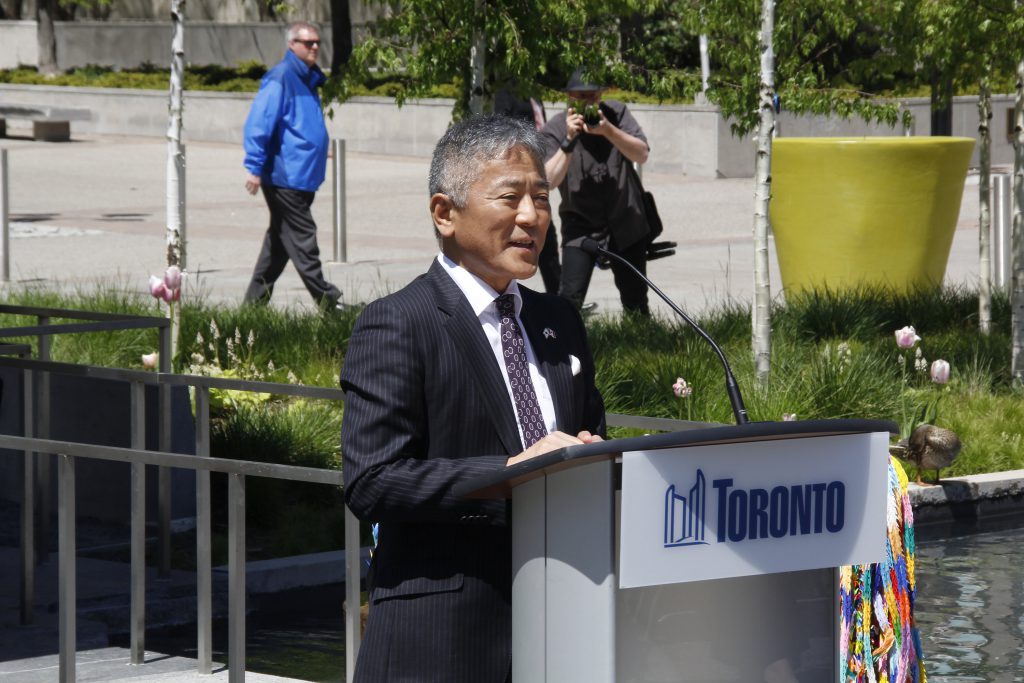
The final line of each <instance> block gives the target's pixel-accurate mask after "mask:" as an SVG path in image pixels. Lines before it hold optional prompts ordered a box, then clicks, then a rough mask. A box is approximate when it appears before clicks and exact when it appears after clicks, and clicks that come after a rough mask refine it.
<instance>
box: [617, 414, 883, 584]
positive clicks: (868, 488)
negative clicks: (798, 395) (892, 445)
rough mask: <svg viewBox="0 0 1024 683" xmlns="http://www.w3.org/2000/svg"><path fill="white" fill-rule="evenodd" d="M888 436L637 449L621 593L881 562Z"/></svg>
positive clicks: (629, 481)
mask: <svg viewBox="0 0 1024 683" xmlns="http://www.w3.org/2000/svg"><path fill="white" fill-rule="evenodd" d="M888 443H889V436H888V434H886V433H882V432H876V433H868V434H846V435H840V436H820V437H817V438H804V439H784V440H774V441H761V442H757V443H730V444H717V445H701V446H692V447H685V448H672V449H663V450H658V451H651V452H644V451H638V452H628V453H624V454H623V459H622V460H623V462H622V513H621V514H622V528H623V530H624V531H625V532H626V533H623V535H622V543H621V545H620V550H619V574H618V576H619V587H620V588H623V589H624V588H636V587H640V586H652V585H660V584H667V583H679V582H685V581H703V580H706V579H713V578H714V579H718V578H728V577H737V576H749V575H754V574H771V573H775V572H789V571H801V570H805V569H818V568H826V567H837V566H840V565H846V564H865V563H870V562H878V561H880V560H881V559H882V558H883V557H884V554H885V528H886V527H885V511H886V498H885V495H886V490H887V486H886V483H887V479H888V462H889V452H888Z"/></svg>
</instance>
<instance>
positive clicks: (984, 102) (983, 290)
mask: <svg viewBox="0 0 1024 683" xmlns="http://www.w3.org/2000/svg"><path fill="white" fill-rule="evenodd" d="M991 120H992V93H991V91H990V90H989V85H988V78H987V77H983V78H982V80H981V93H980V95H979V97H978V137H979V138H980V140H981V143H980V147H979V150H978V157H979V163H980V165H981V169H980V170H979V174H978V175H979V178H978V181H979V182H978V272H979V275H978V279H979V281H978V329H979V330H981V333H982V334H988V333H989V332H990V331H991V329H992V239H991V235H992V207H991V195H990V190H991V185H992V135H991V130H990V129H991V126H990V121H991Z"/></svg>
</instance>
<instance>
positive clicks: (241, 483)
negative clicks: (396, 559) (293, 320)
mask: <svg viewBox="0 0 1024 683" xmlns="http://www.w3.org/2000/svg"><path fill="white" fill-rule="evenodd" d="M0 367H11V368H15V369H20V370H21V371H22V372H23V373H24V374H23V379H24V394H23V399H24V400H25V407H26V410H25V416H26V421H25V431H26V436H14V435H3V434H0V448H8V449H12V450H14V451H21V452H22V453H23V454H24V458H25V465H26V467H25V485H24V497H23V514H22V541H23V542H22V563H21V564H22V582H21V585H22V615H23V619H22V620H23V622H24V623H30V622H31V611H32V607H31V605H32V592H33V587H34V566H33V563H32V554H33V548H32V540H31V539H32V538H33V536H34V533H33V528H32V517H31V506H32V499H31V496H32V488H33V482H32V479H33V477H32V463H33V461H34V460H35V459H37V458H38V456H40V455H42V454H48V453H52V454H57V455H58V456H59V458H58V472H57V474H58V492H59V496H58V548H59V566H58V575H59V579H58V581H59V600H58V603H59V604H58V611H59V618H58V623H59V631H60V633H59V640H60V656H59V672H58V675H59V680H60V681H62V682H65V681H73V680H74V679H75V657H74V652H75V649H76V647H75V642H76V631H75V616H74V615H75V596H76V585H75V545H74V543H75V541H74V538H75V500H74V488H75V484H74V479H75V462H76V460H77V459H78V458H88V459H98V460H108V461H117V462H127V463H130V464H131V467H132V473H131V482H132V483H131V487H132V491H131V543H130V553H131V586H130V593H131V598H130V613H129V622H130V625H129V631H130V646H129V650H130V661H131V662H132V663H133V664H142V663H143V661H144V650H145V647H144V642H145V467H146V466H147V465H154V466H157V467H158V468H160V469H161V470H167V471H169V470H170V469H171V468H179V469H189V470H193V471H195V473H196V545H197V567H196V574H197V602H198V608H197V626H198V629H197V630H198V633H197V640H198V656H197V669H198V671H199V673H205V674H208V673H211V672H212V650H213V648H212V629H211V624H212V584H213V582H212V559H211V551H210V548H211V538H210V520H211V514H210V485H209V482H210V480H209V474H210V472H222V473H225V474H227V476H228V631H229V634H228V639H229V643H230V644H231V645H230V647H229V650H228V669H229V671H228V679H229V680H230V681H240V680H243V679H244V675H245V478H246V477H248V476H258V477H270V478H274V479H283V480H290V481H299V482H305V483H311V484H327V485H331V486H339V487H340V486H342V485H343V479H342V473H341V472H340V471H337V470H326V469H320V468H312V467H300V466H295V465H283V464H275V463H264V462H251V461H242V460H232V459H227V458H215V457H211V456H210V454H209V446H210V442H209V391H210V389H212V388H221V389H233V390H241V391H255V392H261V393H274V394H285V395H292V396H301V397H306V398H320V399H334V400H342V399H343V398H344V392H342V391H341V389H330V388H325V387H308V386H302V385H295V384H278V383H271V382H253V381H248V380H233V379H225V378H217V377H203V376H192V375H174V374H171V373H154V372H148V371H140V370H126V369H120V368H102V367H95V366H82V365H77V364H72V363H59V362H54V361H39V360H27V359H22V358H5V357H0ZM33 373H40V374H43V373H45V374H51V373H53V374H67V375H71V376H85V377H92V378H100V379H105V380H117V381H124V382H128V383H129V384H130V386H131V447H130V448H122V447H115V446H101V445H96V444H87V443H77V442H69V441H56V440H52V439H47V438H37V437H34V436H32V434H31V432H32V423H33V421H32V419H31V418H32V416H31V413H32V410H31V406H32V403H33V401H32V387H33V382H32V375H33ZM146 385H157V386H166V387H168V388H169V387H170V386H182V385H184V386H191V387H194V388H195V409H196V455H190V454H183V453H171V452H168V451H167V450H163V449H161V450H158V451H152V450H146V449H145V448H144V444H145V427H144V415H145V394H144V392H143V389H144V387H145V386H146ZM41 461H42V460H41ZM26 512H27V513H28V514H26ZM345 537H346V548H345V566H346V599H347V602H348V604H349V605H352V606H354V607H352V608H350V609H349V610H348V613H347V614H346V619H345V621H346V629H345V630H346V644H347V648H346V661H347V665H348V677H349V680H351V676H352V674H353V673H354V670H355V658H356V656H357V654H358V648H359V641H360V621H359V618H360V615H359V612H360V610H359V604H360V581H359V576H360V573H361V572H360V555H359V551H360V549H359V522H358V520H357V519H356V518H355V516H354V515H352V513H351V511H349V510H348V509H347V508H346V510H345ZM26 616H27V619H26Z"/></svg>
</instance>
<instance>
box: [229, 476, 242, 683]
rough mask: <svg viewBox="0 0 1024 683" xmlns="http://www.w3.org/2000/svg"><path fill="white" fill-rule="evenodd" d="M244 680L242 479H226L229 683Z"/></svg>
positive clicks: (231, 477) (239, 682) (238, 477)
mask: <svg viewBox="0 0 1024 683" xmlns="http://www.w3.org/2000/svg"><path fill="white" fill-rule="evenodd" d="M244 680H245V475H244V474H229V475H228V681H229V683H242V682H243V681H244Z"/></svg>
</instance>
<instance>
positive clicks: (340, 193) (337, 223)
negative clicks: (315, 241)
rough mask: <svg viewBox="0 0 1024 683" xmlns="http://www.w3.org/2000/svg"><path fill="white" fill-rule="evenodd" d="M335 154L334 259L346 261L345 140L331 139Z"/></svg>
mask: <svg viewBox="0 0 1024 683" xmlns="http://www.w3.org/2000/svg"><path fill="white" fill-rule="evenodd" d="M331 154H332V156H333V159H332V164H331V170H332V171H333V173H332V174H331V188H332V190H333V197H334V213H333V216H334V221H333V222H334V260H335V261H337V262H338V263H345V262H346V261H347V260H348V243H347V242H348V235H347V226H346V224H345V208H346V204H347V202H346V198H345V141H344V140H340V139H334V140H331Z"/></svg>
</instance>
